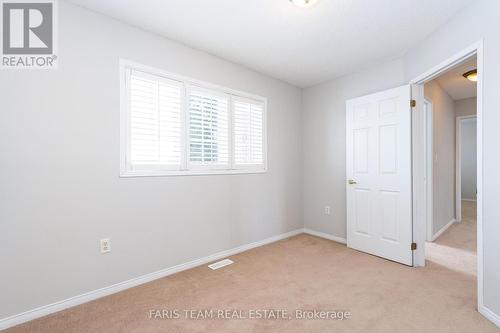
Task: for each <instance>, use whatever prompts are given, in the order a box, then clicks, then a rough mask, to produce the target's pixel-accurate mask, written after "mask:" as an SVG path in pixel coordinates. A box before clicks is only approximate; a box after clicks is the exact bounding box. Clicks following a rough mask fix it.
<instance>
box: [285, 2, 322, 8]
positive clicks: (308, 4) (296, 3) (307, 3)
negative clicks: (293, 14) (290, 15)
mask: <svg viewBox="0 0 500 333" xmlns="http://www.w3.org/2000/svg"><path fill="white" fill-rule="evenodd" d="M290 2H291V3H293V4H294V5H295V6H297V7H312V6H314V5H315V4H316V3H317V2H318V0H290Z"/></svg>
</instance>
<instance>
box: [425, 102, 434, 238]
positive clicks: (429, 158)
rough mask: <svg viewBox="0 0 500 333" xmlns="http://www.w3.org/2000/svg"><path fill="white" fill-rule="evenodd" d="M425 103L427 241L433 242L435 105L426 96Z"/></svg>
mask: <svg viewBox="0 0 500 333" xmlns="http://www.w3.org/2000/svg"><path fill="white" fill-rule="evenodd" d="M424 105H426V106H427V108H425V109H424V111H426V112H424V119H425V120H424V126H425V127H424V131H425V133H424V138H425V148H424V149H425V155H424V157H425V164H426V165H427V168H426V170H425V191H426V195H427V200H426V201H425V203H426V207H425V211H426V220H427V241H428V242H432V241H433V240H434V224H433V221H434V208H433V207H434V201H433V200H434V196H433V192H434V191H433V190H434V177H433V172H434V171H433V170H434V141H433V138H434V133H433V130H434V126H433V105H432V102H431V101H428V100H427V99H425V98H424Z"/></svg>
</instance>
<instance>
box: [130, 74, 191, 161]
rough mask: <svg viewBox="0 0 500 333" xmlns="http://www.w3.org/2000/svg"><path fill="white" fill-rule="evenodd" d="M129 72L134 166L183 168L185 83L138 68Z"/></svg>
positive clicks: (131, 146) (131, 148) (131, 156)
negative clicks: (182, 112)
mask: <svg viewBox="0 0 500 333" xmlns="http://www.w3.org/2000/svg"><path fill="white" fill-rule="evenodd" d="M129 74H130V77H129V85H130V90H129V106H130V119H129V120H130V164H131V166H132V168H133V169H169V170H178V169H180V168H181V158H182V139H181V133H182V130H181V129H182V117H181V107H182V92H183V88H182V83H181V82H177V81H173V80H168V79H165V78H163V77H160V76H156V75H150V74H147V73H143V72H139V71H134V70H131V71H130V73H129Z"/></svg>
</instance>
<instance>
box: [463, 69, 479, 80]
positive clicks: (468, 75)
mask: <svg viewBox="0 0 500 333" xmlns="http://www.w3.org/2000/svg"><path fill="white" fill-rule="evenodd" d="M463 77H464V78H466V79H467V80H469V81H472V82H477V69H473V70H471V71H468V72H467V73H464V74H463Z"/></svg>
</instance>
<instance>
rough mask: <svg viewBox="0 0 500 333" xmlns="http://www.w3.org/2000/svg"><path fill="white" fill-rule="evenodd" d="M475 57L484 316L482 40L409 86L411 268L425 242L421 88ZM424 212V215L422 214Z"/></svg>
mask: <svg viewBox="0 0 500 333" xmlns="http://www.w3.org/2000/svg"><path fill="white" fill-rule="evenodd" d="M473 56H477V75H478V77H477V115H476V117H477V302H478V310H479V312H480V313H482V314H485V313H486V312H487V309H486V308H485V307H484V302H483V300H484V294H483V284H484V281H483V276H484V273H483V272H484V268H483V249H484V247H483V69H484V58H483V57H484V51H483V40H482V39H481V40H479V41H477V42H476V43H474V44H472V45H470V46H469V47H467V48H465V49H463V50H461V51H460V52H458V53H456V54H455V55H453V56H451V57H450V58H448V59H446V60H445V61H443V62H441V63H440V64H438V65H437V66H434V67H433V68H431V69H429V70H428V71H426V72H424V73H423V74H421V75H419V76H417V77H416V78H414V79H413V80H411V81H410V84H412V98H413V99H415V100H416V108H415V109H414V112H413V116H412V121H413V124H412V138H413V147H412V148H413V221H414V223H413V241H414V242H416V243H417V250H416V251H414V252H413V255H414V260H413V262H414V266H425V238H426V219H425V216H426V214H425V213H426V207H425V206H426V205H425V202H426V199H427V198H426V191H425V184H424V179H425V170H426V165H425V163H424V162H425V158H424V154H425V149H424V144H422V143H423V142H425V141H424V138H423V134H424V132H425V131H424V126H425V124H424V117H423V114H424V112H423V102H424V84H425V83H426V82H429V81H431V80H433V79H434V78H436V77H437V76H439V75H440V74H442V73H444V72H445V71H447V70H449V69H451V68H453V67H454V66H456V65H458V64H460V63H462V62H464V61H465V60H467V59H469V58H471V57H473ZM422 212H424V213H422Z"/></svg>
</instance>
